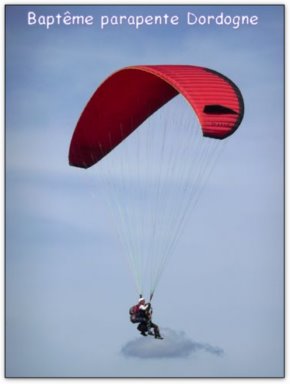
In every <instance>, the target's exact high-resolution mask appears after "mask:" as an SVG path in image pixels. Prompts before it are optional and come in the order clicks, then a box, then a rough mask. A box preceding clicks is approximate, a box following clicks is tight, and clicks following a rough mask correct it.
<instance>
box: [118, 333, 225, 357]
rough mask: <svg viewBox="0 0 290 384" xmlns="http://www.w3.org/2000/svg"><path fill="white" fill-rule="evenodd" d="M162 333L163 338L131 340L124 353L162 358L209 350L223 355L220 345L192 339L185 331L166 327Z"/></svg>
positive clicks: (131, 355)
mask: <svg viewBox="0 0 290 384" xmlns="http://www.w3.org/2000/svg"><path fill="white" fill-rule="evenodd" d="M161 333H162V335H163V336H164V339H163V340H156V339H154V338H152V337H150V336H149V337H139V338H137V339H135V340H132V341H129V342H128V343H127V344H126V345H124V346H123V348H122V354H123V355H125V356H127V357H137V358H141V359H162V358H185V357H188V356H190V355H191V354H193V353H199V352H208V353H210V354H214V355H217V356H222V355H223V353H224V351H223V350H222V349H221V348H220V347H215V346H212V345H210V344H207V343H203V342H196V341H193V340H191V339H190V338H188V336H187V335H186V334H185V332H177V331H174V330H172V329H169V328H165V329H163V330H162V332H161Z"/></svg>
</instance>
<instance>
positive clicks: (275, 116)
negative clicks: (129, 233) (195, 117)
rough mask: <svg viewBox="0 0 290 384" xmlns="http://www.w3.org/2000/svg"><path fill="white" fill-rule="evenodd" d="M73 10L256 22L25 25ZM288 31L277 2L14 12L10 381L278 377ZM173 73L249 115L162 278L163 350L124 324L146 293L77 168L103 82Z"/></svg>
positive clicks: (9, 103)
mask: <svg viewBox="0 0 290 384" xmlns="http://www.w3.org/2000/svg"><path fill="white" fill-rule="evenodd" d="M67 10H70V11H71V13H81V14H91V15H94V16H95V19H98V17H99V16H100V15H103V14H115V15H118V14H132V15H137V14H144V15H145V14H164V13H165V12H167V13H170V14H178V15H180V16H181V17H182V15H184V14H185V13H186V12H187V11H190V12H196V13H198V14H204V15H208V14H219V13H220V12H224V13H225V14H229V15H241V14H249V15H258V16H259V24H258V25H256V26H241V27H240V28H239V29H233V28H231V27H227V26H220V27H219V26H215V25H210V26H199V27H189V26H186V25H185V23H182V24H180V25H179V26H175V27H173V26H171V27H170V26H169V27H161V26H156V27H144V28H140V29H138V30H135V29H133V28H132V27H129V26H119V27H110V28H107V29H104V30H100V28H99V27H98V26H97V25H94V26H91V27H84V26H83V27H80V26H78V27H77V26H71V27H65V26H57V27H55V28H53V27H52V28H50V29H49V30H46V29H45V28H44V27H42V26H28V25H27V19H26V16H27V12H28V11H34V12H36V13H37V14H45V15H48V14H56V13H58V12H60V13H64V12H65V11H67ZM283 28H284V26H283V7H282V6H235V7H233V6H232V7H230V6H207V7H205V6H187V5H186V6H178V7H173V6H142V7H141V6H138V7H137V6H131V7H128V6H127V7H125V6H124V7H120V6H111V7H108V6H96V7H92V6H85V7H73V6H71V7H69V6H61V7H60V6H49V7H39V6H29V7H27V6H8V7H7V8H6V375H7V376H10V377H11V376H12V377H13V376H14V377H19V376H20V377H25V376H30V377H34V376H38V377H39V376H40V377H42V376H44V377H62V376H65V377H118V376H120V377H124V376H125V377H130V376H135V377H136V376H137V377H159V376H169V377H184V376H186V377H211V376H217V377H220V376H221V377H227V376H231V377H233V376H234V377H249V376H250V377H255V376H274V377H275V376H281V375H283V362H284V356H283V348H284V344H283V340H284V334H283V315H284V312H283V311H284V309H283V301H284V297H283V290H284V281H283V273H284V272H283V267H284V253H283V251H284V243H283V241H284V238H283V231H284V227H283V220H284V206H283V197H284V196H283V191H284V179H283V176H284V174H283V173H284V168H283V162H284V125H283V124H284V109H283V92H284V89H283V87H284V78H283V70H284V61H283V60H284V57H283V46H284V41H283V35H284V30H283ZM163 63H164V64H176V63H177V64H192V65H200V66H205V67H209V68H212V69H215V70H217V71H219V72H221V73H223V74H225V75H226V76H228V77H229V78H231V79H232V80H233V81H234V82H235V83H236V84H237V85H238V86H239V88H240V90H241V92H242V94H243V97H244V101H245V116H244V120H243V122H242V124H241V127H240V128H239V129H238V130H237V132H236V133H235V134H234V135H233V136H232V137H231V138H230V140H229V141H228V143H227V144H226V145H225V147H224V148H223V152H222V154H221V156H220V158H219V162H218V164H217V165H216V166H215V169H214V171H213V173H212V175H211V177H210V179H209V181H208V185H207V188H206V189H205V190H204V192H203V194H202V196H201V198H200V200H199V202H198V205H197V206H196V207H195V209H194V211H192V212H191V213H190V215H189V217H188V222H187V226H186V228H185V229H184V232H183V234H182V237H181V239H180V241H179V242H178V244H177V249H176V252H175V254H174V255H173V256H172V258H171V259H170V260H169V263H168V265H167V268H166V270H165V271H164V274H163V276H162V279H161V280H160V284H159V286H158V290H157V291H156V296H155V298H154V309H155V311H154V316H155V320H156V322H157V323H158V324H159V325H160V327H161V330H163V333H164V334H165V335H166V338H165V340H164V344H163V345H162V346H160V344H156V343H154V340H143V339H141V338H140V337H139V335H138V334H137V333H136V330H135V329H134V326H133V325H132V324H131V323H129V321H128V307H129V306H130V305H131V304H132V303H134V301H135V300H136V297H137V295H136V290H135V287H134V282H133V278H132V276H131V274H130V271H129V269H128V267H127V263H126V257H125V256H126V255H125V253H126V251H125V250H124V249H123V248H122V246H121V243H120V242H119V241H118V237H117V234H116V231H115V229H114V227H113V226H112V220H111V218H110V215H109V213H108V209H107V207H106V202H105V199H104V198H103V196H100V194H99V190H98V189H96V185H97V186H98V184H97V183H95V179H94V173H93V170H92V172H91V171H89V172H86V171H83V170H80V169H76V168H72V167H69V166H68V160H67V158H68V148H69V143H70V139H71V135H72V133H73V130H74V127H75V125H76V122H77V120H78V118H79V115H80V113H81V111H82V110H83V108H84V106H85V104H86V102H87V101H88V99H89V97H90V96H91V94H92V93H93V92H94V91H95V89H96V88H97V86H98V85H99V84H100V83H101V82H102V81H103V80H104V79H105V78H106V77H107V76H108V75H110V74H111V73H112V72H114V71H116V70H118V69H119V68H122V67H124V66H127V65H134V64H163ZM178 108H179V107H178ZM178 111H179V109H178ZM147 176H148V174H147ZM92 180H93V182H92ZM92 184H95V187H94V186H92ZM141 209H142V207H141ZM144 343H146V345H145V344H144ZM177 346H178V347H177ZM160 348H161V349H160ZM145 350H146V351H149V358H148V357H145V354H144V353H143V352H144V351H145ZM170 351H171V352H170ZM172 351H173V352H172ZM216 351H222V352H223V353H216ZM170 353H171V354H170Z"/></svg>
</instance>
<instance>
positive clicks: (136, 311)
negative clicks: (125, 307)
mask: <svg viewBox="0 0 290 384" xmlns="http://www.w3.org/2000/svg"><path fill="white" fill-rule="evenodd" d="M150 311H151V304H150V303H149V304H148V308H147V309H146V311H143V310H141V309H140V306H139V305H138V304H136V305H133V306H132V307H131V308H130V309H129V315H130V321H131V322H132V323H134V324H135V323H143V322H148V321H150V319H151V313H150Z"/></svg>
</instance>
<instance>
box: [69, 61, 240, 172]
mask: <svg viewBox="0 0 290 384" xmlns="http://www.w3.org/2000/svg"><path fill="white" fill-rule="evenodd" d="M179 93H180V94H182V95H183V96H184V97H185V99H186V100H187V101H188V102H189V104H190V105H191V106H192V108H193V109H194V111H195V113H196V115H197V117H198V119H199V122H200V125H201V128H202V132H203V135H204V136H208V137H213V138H217V139H224V138H225V137H227V136H229V135H231V134H232V133H233V132H234V131H235V130H236V129H237V128H238V126H239V124H240V122H241V120H242V118H243V113H244V104H243V98H242V95H241V93H240V91H239V89H238V88H237V86H236V85H235V84H234V83H233V82H232V81H231V80H229V79H228V78H226V77H225V76H223V75H222V74H220V73H218V72H215V71H213V70H211V69H208V68H203V67H196V66H191V65H144V66H132V67H126V68H123V69H121V70H119V71H117V72H115V73H114V74H112V75H111V76H110V77H108V78H107V79H106V80H105V81H104V82H103V83H102V84H101V85H100V87H99V88H98V89H97V90H96V92H95V93H94V94H93V96H92V97H91V99H90V100H89V102H88V104H87V105H86V107H85V109H84V111H83V113H82V115H81V117H80V119H79V121H78V124H77V127H76V129H75V131H74V134H73V137H72V140H71V145H70V151H69V163H70V165H73V166H76V167H82V168H88V167H90V166H92V165H93V164H95V163H96V162H97V161H99V160H100V159H102V158H103V157H104V156H105V155H106V154H107V153H109V152H110V151H111V150H112V149H113V148H115V147H116V146H117V145H118V144H119V143H120V142H121V141H122V140H124V139H125V138H126V137H127V136H128V135H129V134H130V133H131V132H133V131H134V130H135V129H136V128H137V127H138V126H139V125H140V124H142V123H143V121H144V120H146V119H147V118H148V117H149V116H150V115H152V114H153V113H154V112H155V111H157V110H158V109H159V108H160V107H162V106H163V105H164V104H166V103H167V102H168V101H169V100H171V99H172V98H173V97H175V96H176V95H177V94H179Z"/></svg>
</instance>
